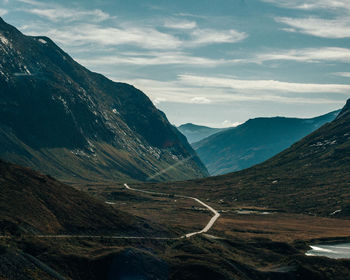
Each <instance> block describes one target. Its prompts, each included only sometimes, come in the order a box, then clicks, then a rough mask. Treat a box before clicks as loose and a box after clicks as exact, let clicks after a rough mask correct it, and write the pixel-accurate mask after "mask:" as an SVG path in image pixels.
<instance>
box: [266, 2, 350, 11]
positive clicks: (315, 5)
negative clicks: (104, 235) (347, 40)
mask: <svg viewBox="0 0 350 280" xmlns="http://www.w3.org/2000/svg"><path fill="white" fill-rule="evenodd" d="M262 1H263V2H268V3H272V4H274V5H277V6H280V7H283V8H289V9H298V10H320V9H326V10H339V9H345V10H350V6H349V1H348V0H294V1H290V0H262Z"/></svg>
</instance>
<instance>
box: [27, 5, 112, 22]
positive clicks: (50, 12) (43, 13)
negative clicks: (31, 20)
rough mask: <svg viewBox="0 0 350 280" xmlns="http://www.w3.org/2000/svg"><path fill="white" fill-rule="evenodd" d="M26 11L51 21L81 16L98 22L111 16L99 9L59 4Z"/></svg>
mask: <svg viewBox="0 0 350 280" xmlns="http://www.w3.org/2000/svg"><path fill="white" fill-rule="evenodd" d="M25 11H26V12H28V13H31V14H34V15H37V16H40V17H44V18H47V19H49V20H51V21H55V22H57V21H60V20H65V21H70V22H72V21H80V20H82V19H83V18H86V19H89V20H90V21H92V22H100V21H104V20H107V19H109V18H111V16H110V15H109V14H107V13H105V12H103V11H101V10H92V11H83V10H76V9H67V8H63V7H60V6H56V7H54V8H34V9H26V10H25Z"/></svg>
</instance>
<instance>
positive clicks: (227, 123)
mask: <svg viewBox="0 0 350 280" xmlns="http://www.w3.org/2000/svg"><path fill="white" fill-rule="evenodd" d="M241 124H242V123H241V122H231V121H229V120H224V121H223V122H222V125H223V126H224V127H237V126H239V125H241Z"/></svg>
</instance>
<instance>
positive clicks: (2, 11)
mask: <svg viewBox="0 0 350 280" xmlns="http://www.w3.org/2000/svg"><path fill="white" fill-rule="evenodd" d="M7 13H8V11H7V10H5V9H0V17H2V16H4V15H6V14H7Z"/></svg>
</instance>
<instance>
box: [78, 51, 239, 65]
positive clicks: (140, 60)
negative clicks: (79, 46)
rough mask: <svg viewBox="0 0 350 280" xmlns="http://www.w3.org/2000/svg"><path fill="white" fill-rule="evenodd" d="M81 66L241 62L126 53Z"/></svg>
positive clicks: (87, 61) (178, 54)
mask: <svg viewBox="0 0 350 280" xmlns="http://www.w3.org/2000/svg"><path fill="white" fill-rule="evenodd" d="M78 61H79V62H80V63H81V64H84V65H86V66H97V65H114V64H125V65H142V66H150V65H186V66H203V67H215V66H218V65H223V64H234V63H239V62H241V60H229V59H228V60H227V59H211V58H206V57H198V56H193V55H191V54H189V53H187V52H180V51H178V52H176V51H175V52H162V51H158V52H152V51H151V52H126V53H120V54H119V55H108V56H102V57H92V58H87V59H86V58H85V59H78Z"/></svg>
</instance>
